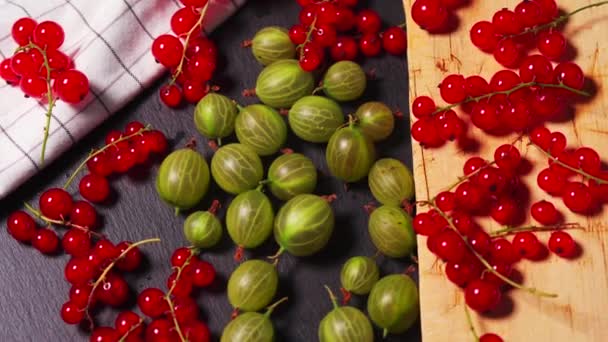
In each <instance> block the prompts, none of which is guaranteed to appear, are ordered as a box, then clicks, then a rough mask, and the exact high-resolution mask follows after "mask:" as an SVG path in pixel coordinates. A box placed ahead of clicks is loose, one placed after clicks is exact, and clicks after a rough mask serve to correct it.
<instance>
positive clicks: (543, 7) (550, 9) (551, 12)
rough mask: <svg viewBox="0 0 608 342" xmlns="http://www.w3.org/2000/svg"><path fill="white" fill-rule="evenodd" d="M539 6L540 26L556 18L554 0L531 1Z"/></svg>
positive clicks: (556, 10) (556, 11)
mask: <svg viewBox="0 0 608 342" xmlns="http://www.w3.org/2000/svg"><path fill="white" fill-rule="evenodd" d="M533 1H534V2H535V3H536V4H537V5H538V6H540V13H541V21H540V23H541V24H544V23H548V22H550V21H552V20H553V18H555V17H557V14H558V8H557V3H556V2H555V0H533Z"/></svg>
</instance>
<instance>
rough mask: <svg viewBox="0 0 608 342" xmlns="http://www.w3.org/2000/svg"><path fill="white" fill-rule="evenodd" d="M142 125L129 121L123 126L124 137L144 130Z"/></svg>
mask: <svg viewBox="0 0 608 342" xmlns="http://www.w3.org/2000/svg"><path fill="white" fill-rule="evenodd" d="M144 127H145V126H144V124H142V123H141V122H139V121H131V122H129V123H128V124H127V125H126V126H125V135H127V136H128V135H133V134H135V133H139V132H140V131H141V130H142V129H144Z"/></svg>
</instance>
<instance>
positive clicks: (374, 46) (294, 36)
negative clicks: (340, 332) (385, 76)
mask: <svg viewBox="0 0 608 342" xmlns="http://www.w3.org/2000/svg"><path fill="white" fill-rule="evenodd" d="M297 1H298V4H300V5H301V6H302V10H301V11H300V15H299V21H300V23H299V24H295V25H293V26H292V27H291V29H290V30H289V37H290V39H291V41H292V42H293V43H294V44H296V45H297V46H298V50H299V52H300V66H301V67H302V69H303V70H306V71H313V70H316V69H318V68H319V67H320V66H321V64H322V63H323V62H324V60H325V51H326V50H325V49H326V48H327V49H329V52H330V56H331V58H332V59H333V60H334V61H342V60H351V61H352V60H355V59H356V58H357V55H358V53H359V51H360V52H361V54H363V55H364V56H366V57H374V56H378V55H379V54H380V53H381V52H382V49H384V50H385V51H386V52H388V53H390V54H393V55H402V54H403V53H404V52H405V49H406V45H407V40H406V39H407V37H406V35H405V31H404V30H403V28H402V27H400V26H393V27H389V28H388V29H386V30H385V31H384V32H380V30H381V28H382V20H381V19H380V16H379V15H378V13H376V12H375V11H373V10H371V9H362V10H360V11H359V12H357V13H355V12H354V9H353V8H354V7H355V6H356V5H357V3H358V0H297ZM354 30H356V31H357V33H358V34H359V35H360V36H358V37H357V38H355V37H354V36H353V35H348V33H349V32H351V31H354ZM338 32H340V34H338ZM357 39H358V41H357Z"/></svg>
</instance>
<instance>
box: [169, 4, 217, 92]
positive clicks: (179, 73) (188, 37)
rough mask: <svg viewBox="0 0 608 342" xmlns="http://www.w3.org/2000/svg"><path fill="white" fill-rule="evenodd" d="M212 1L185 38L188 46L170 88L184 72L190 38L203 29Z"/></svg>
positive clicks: (170, 82)
mask: <svg viewBox="0 0 608 342" xmlns="http://www.w3.org/2000/svg"><path fill="white" fill-rule="evenodd" d="M212 1H213V0H209V1H208V2H207V3H206V4H205V6H204V7H203V9H202V10H201V14H200V16H199V17H198V20H197V22H196V24H194V26H192V28H191V29H190V30H189V31H188V32H187V33H186V37H185V38H184V41H185V42H186V46H184V51H183V52H182V57H181V59H180V61H179V64H178V65H177V67H176V68H175V72H174V73H173V74H172V75H171V80H170V81H169V85H170V86H171V85H173V84H175V82H176V81H177V78H178V77H179V75H181V73H182V72H183V68H184V62H185V60H186V50H188V42H189V41H190V36H192V33H194V31H197V30H200V29H202V27H203V19H204V18H205V14H207V9H208V8H209V4H210V3H211V2H212Z"/></svg>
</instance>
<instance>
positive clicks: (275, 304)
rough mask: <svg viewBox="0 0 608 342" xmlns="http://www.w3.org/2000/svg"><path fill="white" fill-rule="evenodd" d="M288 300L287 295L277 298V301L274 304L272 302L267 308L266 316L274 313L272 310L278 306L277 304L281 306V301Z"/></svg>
mask: <svg viewBox="0 0 608 342" xmlns="http://www.w3.org/2000/svg"><path fill="white" fill-rule="evenodd" d="M287 300H288V298H287V297H283V298H281V299H279V300H277V301H276V302H274V303H273V304H271V305H270V306H269V307H267V308H266V312H265V313H264V316H266V317H268V316H270V315H271V314H272V312H273V311H274V309H276V308H277V306H279V305H280V304H281V303H283V302H286V301H287Z"/></svg>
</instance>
